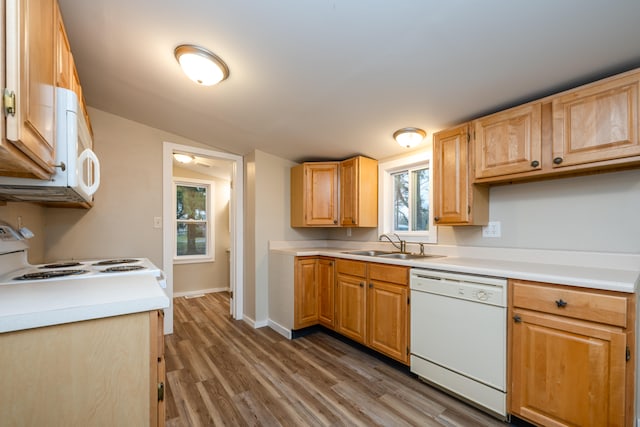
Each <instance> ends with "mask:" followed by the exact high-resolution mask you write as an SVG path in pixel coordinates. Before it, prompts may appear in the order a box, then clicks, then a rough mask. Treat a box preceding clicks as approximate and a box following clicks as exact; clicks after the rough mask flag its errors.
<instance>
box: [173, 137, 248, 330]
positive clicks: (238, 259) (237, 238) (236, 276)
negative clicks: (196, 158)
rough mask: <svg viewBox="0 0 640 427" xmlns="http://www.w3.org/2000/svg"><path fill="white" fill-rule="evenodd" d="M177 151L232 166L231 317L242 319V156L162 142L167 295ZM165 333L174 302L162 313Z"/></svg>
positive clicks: (230, 207) (230, 208)
mask: <svg viewBox="0 0 640 427" xmlns="http://www.w3.org/2000/svg"><path fill="white" fill-rule="evenodd" d="M174 151H180V152H183V153H188V154H195V155H200V156H206V157H214V158H219V159H224V160H230V161H232V162H233V168H232V169H233V170H232V173H231V174H232V178H231V182H232V189H231V199H230V201H229V211H230V213H229V215H230V216H231V230H230V231H231V271H230V272H229V273H230V276H231V290H233V293H234V298H233V304H232V305H231V306H230V311H231V315H232V317H233V318H234V319H237V320H240V319H242V317H243V304H244V302H243V295H244V286H243V284H244V280H243V278H244V276H243V271H244V261H243V260H244V256H243V254H244V245H243V241H244V222H243V214H244V163H243V162H244V160H243V158H242V156H238V155H236V154H230V153H224V152H221V151H214V150H208V149H205V148H198V147H193V146H190V145H182V144H175V143H172V142H167V141H164V142H163V145H162V212H163V214H162V215H163V220H162V226H163V233H162V252H163V257H162V259H163V270H164V273H165V276H166V277H167V289H166V292H167V295H168V296H169V300H170V301H172V297H173V246H174V235H173V232H172V231H171V230H172V224H173V219H172V212H173V210H172V196H171V192H172V191H171V186H172V178H173V152H174ZM164 330H165V333H166V334H170V333H172V332H173V301H172V302H171V305H170V306H169V308H167V309H166V310H165V328H164Z"/></svg>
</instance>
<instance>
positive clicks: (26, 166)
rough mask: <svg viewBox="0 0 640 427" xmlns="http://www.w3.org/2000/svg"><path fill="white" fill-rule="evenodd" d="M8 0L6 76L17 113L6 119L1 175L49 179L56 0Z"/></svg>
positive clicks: (52, 158) (52, 159)
mask: <svg viewBox="0 0 640 427" xmlns="http://www.w3.org/2000/svg"><path fill="white" fill-rule="evenodd" d="M7 1H8V2H7V8H6V11H5V13H6V16H5V19H6V21H7V22H6V28H7V29H9V31H7V32H6V39H5V49H4V54H5V79H6V86H7V91H8V92H9V93H11V92H12V93H13V94H14V96H15V112H14V113H13V114H9V115H7V117H6V121H5V135H4V138H3V139H2V142H1V143H0V174H1V175H11V176H24V177H35V178H42V179H47V178H49V177H50V176H51V175H52V174H53V173H54V167H53V165H54V163H55V131H56V128H55V80H56V79H55V74H56V61H55V58H54V56H55V52H56V42H55V39H56V29H55V19H56V7H57V5H56V2H55V0H42V1H37V2H36V1H33V0H7ZM9 4H10V5H11V7H8V6H9ZM12 28H15V29H16V32H15V33H12V30H11V29H12Z"/></svg>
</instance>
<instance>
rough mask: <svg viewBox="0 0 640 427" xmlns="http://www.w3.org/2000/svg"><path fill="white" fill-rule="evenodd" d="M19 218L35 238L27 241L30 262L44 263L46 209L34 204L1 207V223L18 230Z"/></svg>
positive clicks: (13, 204)
mask: <svg viewBox="0 0 640 427" xmlns="http://www.w3.org/2000/svg"><path fill="white" fill-rule="evenodd" d="M18 217H21V219H22V226H23V227H27V228H28V229H29V230H31V231H32V232H33V233H34V234H35V237H33V238H32V239H29V240H27V244H28V245H29V252H28V254H29V262H30V263H31V264H41V263H43V262H44V242H45V238H46V235H45V221H46V209H45V208H43V207H41V206H38V205H35V204H32V203H11V202H9V203H7V204H6V205H5V206H0V221H4V222H6V223H7V224H9V225H10V226H12V227H13V228H15V229H17V228H18Z"/></svg>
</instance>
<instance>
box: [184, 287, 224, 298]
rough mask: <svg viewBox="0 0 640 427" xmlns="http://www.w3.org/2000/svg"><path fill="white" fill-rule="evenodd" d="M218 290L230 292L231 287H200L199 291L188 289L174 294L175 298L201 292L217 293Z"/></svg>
mask: <svg viewBox="0 0 640 427" xmlns="http://www.w3.org/2000/svg"><path fill="white" fill-rule="evenodd" d="M218 292H229V288H228V287H227V288H208V289H200V290H198V291H186V292H176V293H174V294H173V297H174V298H179V297H190V296H192V295H201V294H215V293H218Z"/></svg>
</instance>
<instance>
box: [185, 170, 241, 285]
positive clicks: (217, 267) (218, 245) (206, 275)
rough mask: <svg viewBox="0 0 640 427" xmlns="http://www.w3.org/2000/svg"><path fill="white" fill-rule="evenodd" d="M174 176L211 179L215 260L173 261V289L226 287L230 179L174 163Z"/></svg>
mask: <svg viewBox="0 0 640 427" xmlns="http://www.w3.org/2000/svg"><path fill="white" fill-rule="evenodd" d="M173 176H174V178H175V177H180V178H194V179H200V180H208V181H212V182H213V186H214V200H213V211H214V213H213V221H214V249H213V251H214V261H213V262H200V263H189V264H175V263H174V264H173V293H174V294H180V293H190V292H197V291H202V290H211V289H216V290H217V289H228V288H229V256H228V253H227V249H229V247H230V245H231V241H230V236H231V235H230V233H229V191H230V188H229V185H230V184H229V181H226V180H223V179H219V178H215V177H212V176H208V175H203V174H199V173H196V172H193V171H190V170H188V169H184V168H180V167H174V168H173Z"/></svg>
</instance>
